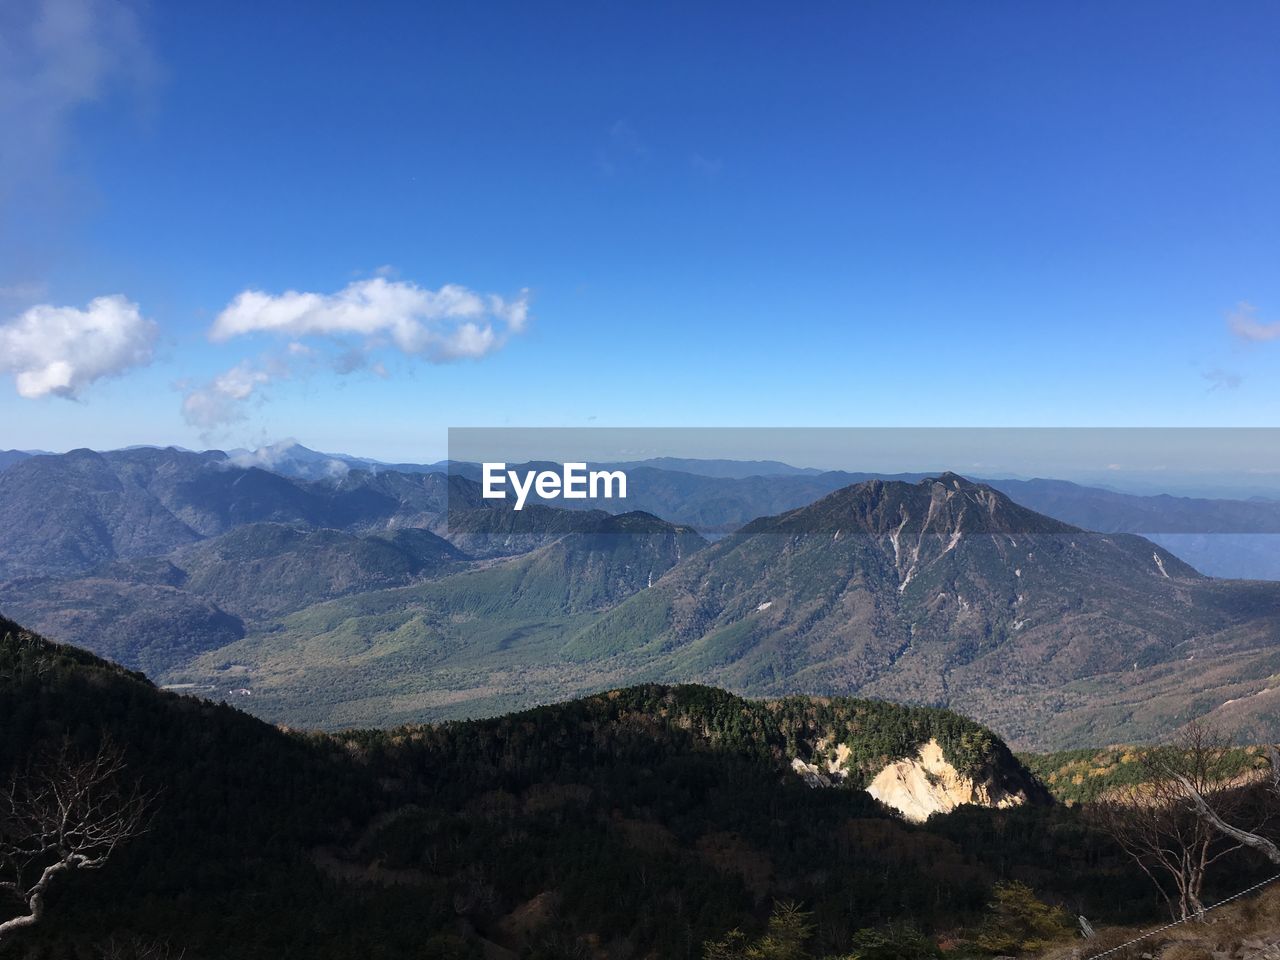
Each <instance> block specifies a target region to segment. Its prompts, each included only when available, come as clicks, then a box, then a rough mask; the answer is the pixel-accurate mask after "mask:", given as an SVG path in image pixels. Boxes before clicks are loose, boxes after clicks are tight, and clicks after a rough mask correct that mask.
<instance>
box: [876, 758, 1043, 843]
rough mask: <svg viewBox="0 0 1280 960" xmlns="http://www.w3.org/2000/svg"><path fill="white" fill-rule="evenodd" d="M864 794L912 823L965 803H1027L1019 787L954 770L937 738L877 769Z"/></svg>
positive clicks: (979, 804)
mask: <svg viewBox="0 0 1280 960" xmlns="http://www.w3.org/2000/svg"><path fill="white" fill-rule="evenodd" d="M867 793H869V794H871V796H873V797H875V798H876V799H877V800H879V801H880V802H881V803H883V804H885V805H886V806H889V807H893V809H895V810H897V811H898V812H899V813H901V814H902V815H903V816H904V817H905V818H906V819H908V820H911V821H913V822H916V823H922V822H924V821H925V820H928V819H929V817H930V816H932V815H933V814H935V813H950V812H951V811H952V810H954V809H955V808H956V807H959V806H962V805H963V804H966V803H972V804H977V805H978V806H983V807H997V808H1004V807H1016V806H1020V805H1022V804H1024V803H1026V802H1027V795H1026V793H1025V792H1023V791H1022V790H1021V789H1018V788H1014V789H1012V790H1009V789H1006V788H1005V787H1004V786H1002V785H1000V784H998V783H996V782H994V781H993V780H992V781H985V782H984V781H981V780H975V779H974V778H973V777H970V776H966V775H965V774H962V773H960V772H959V771H957V770H956V768H955V767H953V766H952V765H951V764H950V763H949V762H948V761H947V759H946V757H945V756H943V753H942V747H941V746H940V745H939V744H938V741H937V740H930V741H929V742H928V743H926V744H923V745H922V746H921V747H920V750H919V752H918V753H917V754H916V756H915V757H912V758H909V759H906V760H899V761H898V762H896V763H891V764H889V765H888V766H887V767H885V768H884V769H883V770H881V771H880V772H879V773H878V774H877V775H876V777H875V779H874V780H872V781H871V783H870V785H869V786H868V787H867Z"/></svg>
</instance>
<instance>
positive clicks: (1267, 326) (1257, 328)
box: [1227, 301, 1280, 342]
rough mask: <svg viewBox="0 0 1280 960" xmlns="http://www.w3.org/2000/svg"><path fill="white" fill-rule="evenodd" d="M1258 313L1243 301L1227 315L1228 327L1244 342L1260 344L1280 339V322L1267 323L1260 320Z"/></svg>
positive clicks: (1251, 305)
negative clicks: (1250, 341) (1264, 341)
mask: <svg viewBox="0 0 1280 960" xmlns="http://www.w3.org/2000/svg"><path fill="white" fill-rule="evenodd" d="M1257 313H1258V308H1257V307H1255V306H1254V305H1253V304H1251V303H1245V302H1243V301H1242V302H1240V303H1238V304H1236V308H1235V310H1233V311H1232V312H1231V313H1230V314H1228V315H1227V326H1229V327H1230V328H1231V332H1232V333H1234V334H1235V335H1236V336H1237V337H1240V338H1241V339H1242V340H1253V341H1255V342H1260V341H1263V340H1275V339H1277V338H1280V321H1277V322H1274V323H1266V322H1264V321H1262V320H1259V319H1258V317H1257Z"/></svg>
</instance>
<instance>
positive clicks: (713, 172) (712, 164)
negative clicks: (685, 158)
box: [689, 153, 724, 177]
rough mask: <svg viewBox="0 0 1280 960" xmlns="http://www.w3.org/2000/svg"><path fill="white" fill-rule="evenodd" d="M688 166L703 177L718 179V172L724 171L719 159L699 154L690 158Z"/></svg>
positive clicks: (722, 163) (722, 162)
mask: <svg viewBox="0 0 1280 960" xmlns="http://www.w3.org/2000/svg"><path fill="white" fill-rule="evenodd" d="M689 164H690V166H692V167H693V169H694V170H695V171H697V172H698V173H700V174H702V175H703V176H704V177H718V176H720V171H721V170H723V169H724V161H722V160H721V159H720V158H719V157H707V156H703V155H702V154H701V153H695V154H694V155H693V156H692V157H690V158H689Z"/></svg>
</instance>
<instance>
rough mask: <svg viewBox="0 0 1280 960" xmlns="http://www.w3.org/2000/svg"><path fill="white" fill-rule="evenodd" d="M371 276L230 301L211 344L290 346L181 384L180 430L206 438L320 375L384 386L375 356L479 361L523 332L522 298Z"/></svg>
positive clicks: (525, 303) (250, 293)
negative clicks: (264, 340) (255, 339)
mask: <svg viewBox="0 0 1280 960" xmlns="http://www.w3.org/2000/svg"><path fill="white" fill-rule="evenodd" d="M378 273H379V275H378V276H375V277H372V278H370V279H367V280H357V281H355V282H353V283H350V284H348V285H347V286H346V287H344V288H343V289H341V290H339V291H338V292H337V293H331V294H323V293H303V292H298V291H296V290H289V291H286V292H285V293H281V294H268V293H263V292H261V291H258V290H245V291H244V292H242V293H240V294H239V295H238V296H236V297H235V299H234V300H232V301H231V303H229V304H228V305H227V307H226V308H225V309H224V310H223V311H222V312H221V313H219V314H218V316H217V318H216V319H215V320H214V322H213V325H212V326H211V327H210V329H209V339H211V340H213V341H214V342H216V343H225V342H228V341H231V340H235V339H237V338H240V337H247V336H252V335H268V336H275V337H281V338H287V341H288V342H287V343H286V344H285V345H284V346H283V347H282V348H281V349H279V350H277V351H275V352H274V353H270V354H268V355H266V356H265V357H263V358H261V359H258V360H243V361H241V362H240V363H237V364H236V365H235V366H233V367H231V368H230V369H228V370H226V371H225V372H223V373H221V374H219V375H218V376H216V377H214V378H213V379H212V380H209V381H207V382H205V383H197V384H190V383H186V384H180V385H179V386H180V388H181V389H183V391H184V396H183V400H182V415H183V417H184V418H185V419H186V421H187V422H188V423H189V424H191V425H192V426H195V427H198V428H200V429H201V430H202V431H205V432H210V431H213V430H216V429H217V428H219V427H223V426H226V425H228V424H231V423H235V422H237V421H241V420H244V419H245V418H246V417H247V415H248V413H247V411H248V408H249V405H250V403H252V402H261V401H263V400H264V399H265V398H266V395H267V394H266V390H267V388H268V387H269V386H270V385H271V384H272V383H274V382H275V381H278V380H283V379H289V378H292V377H305V376H307V375H309V374H310V373H312V372H314V371H316V370H320V369H325V368H327V369H329V370H331V371H333V372H334V373H337V374H340V375H345V374H350V373H355V372H357V371H368V372H369V373H372V374H373V375H374V376H377V377H383V378H385V377H387V376H388V371H387V367H386V365H385V364H384V363H383V362H382V361H381V360H380V359H377V354H378V353H379V352H380V351H385V350H388V349H390V350H395V351H398V352H399V353H401V354H403V355H404V356H407V357H410V358H412V359H415V360H423V361H425V362H427V363H450V362H453V361H457V360H468V359H469V360H479V359H481V358H483V357H486V356H488V355H489V354H491V353H494V352H495V351H497V350H500V349H501V348H502V347H503V346H504V345H505V344H506V343H507V341H508V340H509V339H510V338H511V337H512V336H515V335H517V334H519V333H522V332H523V331H524V330H525V329H526V327H527V326H528V323H529V294H528V292H527V291H521V292H520V293H519V294H518V295H517V296H516V297H514V298H508V297H502V296H499V295H497V294H491V293H477V292H476V291H474V290H470V289H468V288H467V287H463V286H459V285H457V284H446V285H445V286H443V287H441V288H440V289H438V290H429V289H426V288H424V287H420V286H418V285H417V284H415V283H412V282H409V281H404V280H392V279H389V273H390V271H387V270H385V269H383V270H379V271H378ZM308 340H310V341H311V342H310V343H308V342H306V341H308Z"/></svg>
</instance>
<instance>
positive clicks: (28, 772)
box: [0, 739, 153, 945]
mask: <svg viewBox="0 0 1280 960" xmlns="http://www.w3.org/2000/svg"><path fill="white" fill-rule="evenodd" d="M152 801H153V795H151V794H148V793H146V792H144V791H143V789H142V786H141V784H140V783H139V782H138V781H136V780H132V781H131V780H129V779H127V778H126V776H125V763H124V756H123V754H122V752H121V751H120V749H119V748H118V747H117V746H116V745H115V744H114V743H112V742H111V741H110V740H107V739H104V740H103V742H102V744H101V745H100V746H99V748H98V750H97V752H96V753H95V754H94V755H92V756H85V755H81V754H79V753H77V752H76V751H75V750H74V748H73V747H72V746H71V744H70V743H69V742H68V741H65V740H64V741H63V742H62V744H61V746H60V747H59V748H58V749H56V750H54V751H51V752H50V753H48V754H47V755H45V756H44V757H43V758H41V759H39V760H37V761H35V762H33V763H31V764H30V765H28V766H27V767H26V768H25V769H23V770H20V771H19V772H18V773H16V774H15V775H14V777H13V779H12V780H11V781H10V783H9V785H8V787H7V788H6V789H5V790H4V791H3V792H0V894H3V895H4V896H5V897H6V898H8V899H10V900H11V901H14V908H15V909H16V910H18V911H19V912H18V915H17V916H14V917H12V918H10V919H8V920H5V921H3V922H0V945H3V944H4V943H6V942H7V941H8V940H9V939H10V938H11V937H12V936H13V935H14V934H15V933H17V932H18V931H20V930H23V929H25V928H27V927H30V926H34V925H35V924H37V923H39V922H40V919H41V918H42V917H43V916H44V911H45V898H46V897H47V895H48V892H49V887H50V885H51V884H52V883H53V881H54V880H55V879H56V878H57V877H58V876H59V875H60V874H63V873H68V872H70V871H73V870H97V869H99V868H101V867H102V866H103V865H104V864H105V863H106V862H107V861H108V860H109V859H110V857H111V855H112V853H114V852H115V850H116V848H117V847H119V846H120V845H121V844H123V843H126V842H127V841H129V840H131V839H133V838H134V837H136V836H138V835H139V834H141V833H143V832H145V831H146V829H147V827H148V826H149V821H150V809H151V806H152Z"/></svg>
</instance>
